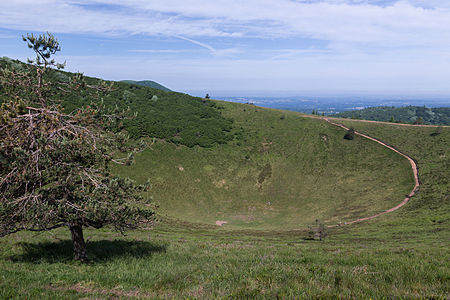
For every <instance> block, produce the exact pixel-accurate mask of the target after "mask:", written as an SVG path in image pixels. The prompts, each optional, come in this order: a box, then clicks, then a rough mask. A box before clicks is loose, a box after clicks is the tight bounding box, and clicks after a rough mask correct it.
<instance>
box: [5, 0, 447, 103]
mask: <svg viewBox="0 0 450 300" xmlns="http://www.w3.org/2000/svg"><path fill="white" fill-rule="evenodd" d="M44 31H49V32H52V33H54V34H55V35H56V36H57V37H58V39H59V40H60V43H61V46H62V51H61V52H60V53H59V54H58V58H59V59H60V60H62V61H64V60H67V69H68V70H70V71H81V72H83V73H85V74H86V75H90V76H97V77H102V78H106V79H113V80H120V79H136V80H145V79H150V80H155V81H157V82H159V83H162V84H164V85H166V86H167V87H169V88H171V89H173V90H177V91H185V92H188V91H193V90H197V91H201V92H203V91H205V92H210V93H224V92H227V93H234V94H235V95H236V96H238V95H239V93H240V92H242V93H243V92H244V91H245V92H247V93H248V92H249V91H254V92H255V93H260V94H264V93H268V94H270V93H272V94H276V93H278V92H283V93H284V94H289V93H291V94H293V95H294V94H301V93H305V92H312V93H314V92H316V93H334V92H344V93H345V92H352V93H354V92H369V93H407V94H414V93H422V94H450V0H400V1H396V0H395V1H394V0H323V1H313V0H246V1H243V0H239V1H238V0H214V1H211V0H209V1H203V0H165V1H162V0H154V1H151V0H121V1H119V0H109V1H106V0H94V1H87V0H60V1H57V0H20V1H19V0H17V1H16V0H8V1H1V3H0V56H8V57H11V58H18V59H21V60H25V59H26V58H27V57H31V56H32V53H31V52H30V51H29V50H28V49H27V48H26V46H25V44H24V43H23V42H22V41H21V39H20V36H21V35H22V34H25V33H27V32H34V33H41V32H44Z"/></svg>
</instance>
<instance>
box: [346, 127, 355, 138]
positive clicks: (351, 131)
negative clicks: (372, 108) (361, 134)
mask: <svg viewBox="0 0 450 300" xmlns="http://www.w3.org/2000/svg"><path fill="white" fill-rule="evenodd" d="M354 138H355V130H354V129H353V128H350V129H349V130H347V133H346V134H345V135H344V139H346V140H353V139H354Z"/></svg>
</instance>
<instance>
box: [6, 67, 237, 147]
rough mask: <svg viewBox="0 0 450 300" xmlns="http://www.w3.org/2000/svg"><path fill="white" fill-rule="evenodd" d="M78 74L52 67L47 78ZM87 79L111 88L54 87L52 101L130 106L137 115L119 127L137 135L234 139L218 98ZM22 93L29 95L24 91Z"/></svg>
mask: <svg viewBox="0 0 450 300" xmlns="http://www.w3.org/2000/svg"><path fill="white" fill-rule="evenodd" d="M0 68H14V69H16V70H25V69H26V68H29V66H28V65H27V64H24V63H22V62H20V61H17V60H11V59H9V58H0ZM74 75H75V74H73V73H69V72H62V71H52V72H51V73H50V74H49V78H46V80H48V82H50V83H54V82H63V83H69V82H70V80H71V78H72V77H73V76H74ZM85 81H86V83H87V84H88V85H91V86H93V85H99V84H102V83H103V84H104V85H105V86H111V84H112V86H111V90H110V91H109V92H99V91H98V90H96V89H94V88H88V89H87V90H86V91H83V92H81V93H80V92H74V91H70V92H67V91H64V90H61V89H56V88H54V93H55V95H54V96H53V98H52V99H50V101H53V102H55V103H58V104H61V105H62V106H63V107H64V108H65V109H66V111H73V110H74V109H76V108H77V107H80V106H84V105H89V104H91V102H92V101H94V102H97V103H100V102H102V103H104V105H106V106H107V107H108V108H110V109H112V110H128V109H129V115H130V116H133V115H136V116H135V117H134V118H132V119H128V120H125V121H124V122H123V123H122V128H117V129H116V130H121V129H125V130H127V131H128V133H129V134H130V135H131V137H132V138H135V139H137V138H140V137H148V136H150V137H156V138H160V139H165V140H167V141H170V142H172V143H176V144H183V145H187V146H189V147H192V146H195V145H199V146H202V147H211V146H212V145H214V144H215V143H226V142H227V141H229V140H230V139H232V136H230V134H229V131H230V130H231V126H232V123H233V121H232V120H231V119H227V118H224V117H223V116H222V114H221V111H220V109H221V107H220V106H218V105H217V104H216V103H215V102H212V101H208V100H205V99H201V98H196V97H192V96H189V95H187V94H182V93H176V92H165V91H162V90H160V89H156V88H150V87H147V86H141V85H136V84H129V83H125V82H110V81H102V80H100V79H98V78H92V77H85ZM2 88H4V89H6V85H5V86H3V85H0V102H1V101H4V100H7V97H6V92H5V91H6V90H1V89H2ZM22 97H29V95H26V94H23V93H22Z"/></svg>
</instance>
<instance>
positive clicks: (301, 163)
mask: <svg viewBox="0 0 450 300" xmlns="http://www.w3.org/2000/svg"><path fill="white" fill-rule="evenodd" d="M220 105H221V106H223V107H224V109H223V114H224V115H225V116H226V117H228V118H232V119H233V120H234V129H233V131H232V134H233V135H234V137H235V138H234V140H233V142H230V143H228V144H223V145H216V146H214V147H212V148H209V149H205V148H200V147H194V148H188V147H183V146H176V145H173V144H170V143H166V142H164V141H160V142H157V143H155V144H154V145H153V146H152V148H151V149H149V150H146V151H144V152H143V153H140V154H139V155H137V157H136V164H135V165H133V166H129V167H127V166H125V167H123V166H118V167H116V168H115V169H114V171H115V172H117V173H118V174H120V175H123V176H128V177H131V178H134V179H136V180H137V181H139V182H145V181H146V180H147V178H150V180H151V182H152V190H151V192H150V194H151V195H152V196H153V197H154V199H155V200H156V201H157V202H159V203H160V211H161V212H162V213H163V214H164V215H167V216H170V217H175V218H178V219H180V220H183V221H188V222H200V223H208V224H214V223H215V222H216V221H217V220H221V221H226V222H228V223H227V224H226V225H225V226H227V227H232V228H236V229H244V228H253V229H280V228H285V229H286V228H291V229H294V228H304V227H306V226H307V225H308V224H311V223H312V222H314V220H315V219H320V220H323V221H325V222H326V223H328V224H336V223H339V222H345V221H351V220H353V219H356V218H359V217H364V216H369V215H371V214H375V213H377V212H381V211H383V210H386V209H388V208H390V207H393V206H395V205H396V204H398V203H399V202H400V201H401V200H402V199H403V198H404V197H403V196H404V195H405V194H408V193H409V191H410V190H411V188H412V187H413V186H414V183H413V176H412V171H411V169H410V166H409V163H408V162H407V160H405V159H403V158H402V157H401V156H399V155H397V154H395V153H394V152H392V151H390V150H388V149H386V148H384V147H382V146H380V145H378V144H376V143H374V142H371V141H368V140H366V139H364V138H360V137H358V138H356V139H354V140H353V141H348V140H345V139H343V136H344V134H345V131H344V130H341V129H337V128H335V127H334V126H332V125H330V124H328V123H326V122H324V121H318V120H313V119H308V118H302V117H301V116H300V115H299V114H297V113H293V112H292V113H291V112H281V111H276V110H269V109H262V108H259V107H254V106H251V105H242V104H235V103H225V102H221V103H220Z"/></svg>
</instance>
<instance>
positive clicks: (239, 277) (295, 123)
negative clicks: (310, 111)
mask: <svg viewBox="0 0 450 300" xmlns="http://www.w3.org/2000/svg"><path fill="white" fill-rule="evenodd" d="M221 105H224V106H225V109H224V112H223V113H224V115H225V116H226V117H230V116H232V117H234V119H235V128H234V129H233V132H232V133H233V134H234V135H235V139H234V140H233V141H232V142H231V143H229V144H225V145H216V146H214V147H212V148H209V149H204V148H200V147H193V148H188V147H184V146H175V145H172V144H168V143H165V142H162V141H159V142H157V143H156V144H154V145H153V146H152V150H148V151H147V152H145V153H142V154H141V155H140V156H138V157H137V163H136V165H134V166H132V167H130V168H123V169H116V170H115V171H117V172H120V173H121V174H124V175H127V174H128V175H133V176H134V177H135V178H136V179H137V180H139V181H141V180H145V179H146V178H147V177H149V178H150V179H151V180H152V182H153V190H152V192H151V194H152V195H153V197H154V199H155V200H156V201H158V202H160V205H161V211H162V213H163V214H164V215H166V216H168V217H161V221H160V222H159V223H157V224H156V226H155V227H154V228H153V229H144V230H139V231H132V232H129V233H128V235H127V236H125V237H124V236H121V235H120V234H118V233H115V232H112V231H110V230H109V229H108V228H105V229H101V230H86V232H85V236H86V239H87V240H88V243H87V245H88V251H89V254H90V258H91V263H90V264H88V265H83V264H79V263H77V262H73V261H72V260H71V257H72V253H71V247H70V241H69V239H70V237H69V231H68V230H64V229H59V230H55V231H53V232H50V233H40V234H36V233H30V232H21V233H17V234H14V235H10V236H8V237H5V238H2V239H1V240H0V298H4V299H9V298H16V299H23V298H28V299H58V298H59V299H79V298H86V297H87V298H131V297H137V298H205V299H211V298H227V297H228V298H255V297H258V298H263V297H265V298H276V297H279V298H318V297H323V298H364V299H369V298H372V299H380V298H408V299H409V298H441V299H448V298H449V297H450V295H449V291H450V286H449V283H450V268H449V259H450V255H449V254H450V253H449V250H448V249H449V246H450V245H449V240H450V231H449V230H448V228H449V213H448V212H449V194H450V193H449V184H448V180H449V175H448V170H449V148H450V147H449V145H450V129H449V128H443V129H442V132H441V133H440V134H438V135H433V133H434V132H435V130H436V129H433V128H416V127H414V128H412V127H407V128H406V127H398V126H394V125H380V124H364V123H356V122H351V121H345V123H346V124H347V125H351V126H353V127H354V128H355V129H356V130H360V131H362V132H364V133H367V134H369V135H372V136H374V137H377V138H380V139H381V140H383V141H385V142H387V143H389V144H392V145H394V146H395V147H397V148H398V149H400V150H401V151H403V152H405V153H407V154H408V155H410V156H412V157H413V158H415V159H416V160H417V162H418V165H419V171H420V179H421V182H422V187H421V190H420V192H419V194H418V195H417V196H415V197H413V198H412V200H411V201H410V203H408V204H407V205H406V206H404V207H402V208H401V209H400V210H398V211H395V212H393V213H390V214H387V215H384V216H382V217H380V218H377V219H374V220H371V221H369V222H364V223H360V224H355V225H351V226H341V227H339V228H335V229H331V230H330V231H329V237H328V238H327V239H326V240H325V241H324V242H319V241H312V240H307V239H305V238H306V237H307V233H306V229H305V227H304V225H305V224H307V223H308V222H307V220H311V219H308V218H309V215H311V216H312V218H316V216H317V215H320V217H321V218H324V219H325V220H328V221H329V222H335V221H338V220H339V218H342V219H345V218H354V217H356V216H359V215H367V214H370V213H371V212H374V211H379V210H383V209H385V208H388V207H391V206H393V204H397V203H398V202H400V201H401V200H402V199H403V196H404V194H405V193H406V192H409V189H410V188H412V185H413V183H412V175H411V174H412V172H411V170H410V167H409V165H408V163H407V162H406V161H405V159H403V158H402V157H401V156H399V155H395V154H394V153H393V152H391V151H389V150H387V149H385V148H383V147H381V146H379V145H378V144H376V143H373V142H370V141H366V140H363V139H361V138H359V137H356V139H355V140H353V141H345V140H344V139H343V135H344V134H345V131H344V130H341V129H339V128H336V127H334V126H331V125H329V124H327V123H326V122H324V121H320V120H310V119H305V118H301V115H300V114H297V113H291V112H281V111H274V110H266V109H261V108H257V107H252V106H245V105H238V104H231V103H230V104H228V103H222V104H221ZM243 109H245V111H243ZM281 115H284V116H285V118H284V119H281V118H280V117H281ZM241 127H242V128H243V131H242V130H241ZM323 135H326V136H327V142H325V141H324V140H323V139H322V136H323ZM238 143H240V145H238ZM263 143H265V144H263ZM267 143H268V144H267ZM270 143H272V144H270ZM247 156H248V157H247ZM369 158H370V159H369ZM268 164H269V165H270V169H269V167H267V165H268ZM180 167H182V168H183V169H182V170H181V169H180ZM133 170H134V171H133ZM329 175H332V176H329ZM310 177H311V178H310ZM327 178H329V179H327ZM196 179H200V181H199V182H197V181H196ZM221 179H225V183H224V184H223V185H221V181H220V180H221ZM262 179H264V180H263V181H262ZM328 180H329V181H328ZM336 180H339V181H337V182H338V183H339V184H338V185H337V187H336V190H334V191H329V190H328V189H330V188H332V187H333V186H336V185H333V182H334V181H336ZM261 181H262V183H261V184H260V185H261V186H258V184H259V183H260V182H261ZM316 183H320V188H319V187H318V185H313V186H311V185H312V184H316ZM361 183H364V184H367V188H365V189H364V188H362V189H358V187H359V186H360V184H361ZM220 185H221V186H220ZM342 185H343V186H347V187H348V188H346V189H339V186H342ZM227 187H228V189H226V188H227ZM312 187H314V188H312ZM336 191H337V192H338V193H339V196H340V197H338V198H339V199H336V198H337V197H336V198H330V197H324V195H328V196H330V195H334V194H335V193H336ZM302 193H304V194H302ZM365 193H368V194H369V195H367V197H366V196H365ZM290 194H293V195H294V196H295V199H293V198H289V195H290ZM347 194H349V196H348V198H346V195H347ZM171 195H172V196H171ZM227 195H228V196H227ZM241 195H243V196H241ZM299 195H305V197H304V198H302V197H300V196H299ZM355 195H356V196H361V198H359V197H358V198H356V199H355V198H353V197H355ZM383 195H384V196H383ZM341 197H343V199H346V201H344V200H340V198H341ZM384 197H389V200H388V201H383V199H384ZM227 199H228V201H230V200H231V202H230V203H228V202H226V200H227ZM245 199H247V203H246V202H244V201H243V200H245ZM269 199H271V200H269ZM327 199H328V201H327ZM331 199H332V200H333V201H330V200H331ZM268 200H269V201H272V203H273V204H271V206H272V205H273V206H274V207H275V208H276V210H275V212H272V211H271V210H267V209H266V208H265V207H264V206H263V204H264V203H266V201H268ZM310 201H313V203H317V207H314V206H306V207H305V205H307V204H308V203H309V202H310ZM335 201H341V202H338V203H336V202H335ZM369 204H371V205H374V207H375V208H374V209H373V211H371V208H370V207H369ZM258 205H260V206H258ZM284 205H296V206H295V207H294V208H292V207H290V206H288V207H283V206H284ZM333 205H334V207H333ZM339 206H343V209H342V210H340V211H339ZM356 206H362V207H364V209H363V210H361V211H357V210H354V211H352V212H351V214H350V215H347V214H346V212H345V211H346V209H347V210H348V209H350V210H351V208H352V207H356ZM250 207H256V209H255V210H252V211H251V214H252V215H253V216H254V219H252V220H237V219H233V218H231V216H233V215H237V214H246V215H247V216H248V215H250V212H249V208H250ZM219 209H220V210H221V211H222V212H223V214H219V213H217V211H219ZM336 213H338V214H337V215H338V216H339V218H336V217H335V216H334V215H335V214H336ZM298 216H302V218H300V217H298ZM228 217H229V219H228ZM303 218H305V219H303ZM216 219H221V220H229V221H230V223H228V224H226V225H225V226H224V227H222V228H220V227H217V226H215V225H211V224H212V222H213V221H215V220H216Z"/></svg>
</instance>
